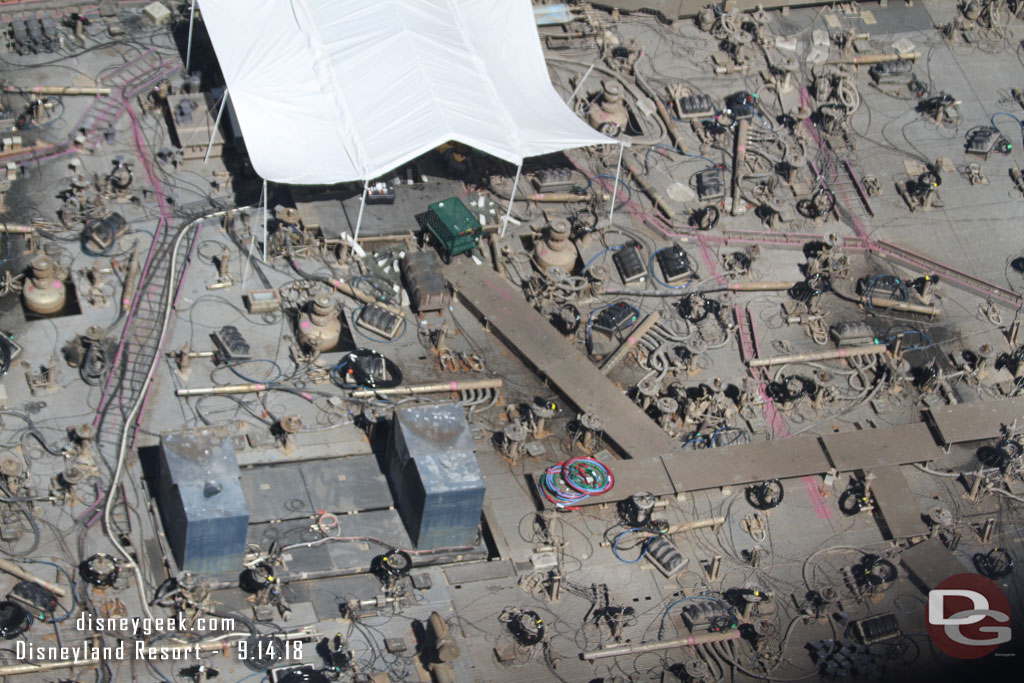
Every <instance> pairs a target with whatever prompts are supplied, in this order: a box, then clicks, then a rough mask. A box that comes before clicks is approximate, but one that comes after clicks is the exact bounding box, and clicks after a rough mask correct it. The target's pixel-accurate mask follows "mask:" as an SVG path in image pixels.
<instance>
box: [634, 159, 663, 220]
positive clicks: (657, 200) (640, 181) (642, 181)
mask: <svg viewBox="0 0 1024 683" xmlns="http://www.w3.org/2000/svg"><path fill="white" fill-rule="evenodd" d="M622 165H623V166H625V167H626V170H627V171H629V175H630V176H632V177H633V180H634V181H635V182H636V184H637V185H639V186H640V189H641V190H643V191H644V193H646V194H647V196H648V197H650V198H651V201H653V202H654V204H655V206H657V207H658V209H659V210H660V211H661V212H662V213H663V214H665V217H666V218H668V219H669V220H670V221H672V220H675V218H676V212H675V211H673V210H672V207H670V206H669V205H668V202H666V201H665V200H664V199H662V197H661V195H660V194H658V191H657V190H655V189H654V187H652V186H651V184H650V183H649V182H647V178H645V177H644V175H643V173H641V172H640V169H639V168H637V167H636V166H635V165H633V162H632V161H631V160H629V159H623V160H622Z"/></svg>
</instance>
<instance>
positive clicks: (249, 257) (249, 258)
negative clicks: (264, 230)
mask: <svg viewBox="0 0 1024 683" xmlns="http://www.w3.org/2000/svg"><path fill="white" fill-rule="evenodd" d="M266 196H267V181H266V180H264V181H263V196H262V197H261V198H260V203H263V204H265V203H266ZM257 208H259V207H257ZM265 215H266V212H264V216H265ZM255 248H256V231H255V230H252V229H250V230H249V253H248V255H247V256H246V258H245V268H244V269H242V289H243V290H244V289H245V281H246V280H247V279H248V278H249V264H250V263H252V252H253V251H254V250H255Z"/></svg>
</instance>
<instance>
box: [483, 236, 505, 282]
mask: <svg viewBox="0 0 1024 683" xmlns="http://www.w3.org/2000/svg"><path fill="white" fill-rule="evenodd" d="M487 241H488V243H489V244H490V245H491V257H492V258H494V270H496V271H498V275H500V276H501V278H502V279H503V280H507V279H508V278H507V277H505V262H504V261H503V260H502V259H501V245H500V244H499V242H498V236H497V235H496V234H494V233H493V232H492V233H491V234H490V235H488V236H487Z"/></svg>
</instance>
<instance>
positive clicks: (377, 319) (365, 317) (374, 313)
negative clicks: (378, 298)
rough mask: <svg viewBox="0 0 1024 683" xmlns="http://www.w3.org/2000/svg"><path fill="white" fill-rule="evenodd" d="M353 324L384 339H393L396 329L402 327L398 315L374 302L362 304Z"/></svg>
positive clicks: (396, 332)
mask: <svg viewBox="0 0 1024 683" xmlns="http://www.w3.org/2000/svg"><path fill="white" fill-rule="evenodd" d="M355 324H356V325H358V326H359V327H362V328H364V329H367V330H369V331H371V332H373V333H374V334H379V335H380V336H382V337H384V338H385V339H394V338H395V336H396V335H397V334H398V331H399V330H400V329H402V319H401V318H400V317H398V316H397V315H395V314H394V313H392V312H390V311H387V310H385V309H383V308H381V307H380V306H378V305H376V304H367V305H366V306H364V307H363V310H362V312H361V313H360V314H359V317H358V318H356V321H355Z"/></svg>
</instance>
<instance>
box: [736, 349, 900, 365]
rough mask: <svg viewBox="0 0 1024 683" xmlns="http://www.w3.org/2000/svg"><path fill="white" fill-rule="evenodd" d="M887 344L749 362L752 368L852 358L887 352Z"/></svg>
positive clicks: (756, 359) (797, 354)
mask: <svg viewBox="0 0 1024 683" xmlns="http://www.w3.org/2000/svg"><path fill="white" fill-rule="evenodd" d="M886 351H887V347H886V345H885V344H868V345H865V346H846V347H843V348H841V349H832V350H830V351H813V352H811V353H794V354H790V355H788V356H775V357H774V358H754V359H752V360H750V361H748V362H747V365H748V366H749V367H752V368H764V367H767V366H769V365H784V364H786V363H802V362H806V361H815V360H832V359H835V358H851V357H853V356H877V355H879V354H882V353H885V352H886Z"/></svg>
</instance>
